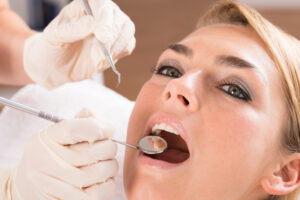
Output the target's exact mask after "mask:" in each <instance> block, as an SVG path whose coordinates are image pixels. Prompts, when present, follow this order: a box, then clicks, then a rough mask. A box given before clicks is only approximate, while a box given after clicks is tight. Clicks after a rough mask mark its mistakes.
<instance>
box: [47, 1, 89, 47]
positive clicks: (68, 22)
mask: <svg viewBox="0 0 300 200" xmlns="http://www.w3.org/2000/svg"><path fill="white" fill-rule="evenodd" d="M93 21H94V18H93V17H92V16H89V15H87V14H86V12H85V10H84V7H83V3H82V1H81V0H74V1H72V2H71V3H70V4H68V5H67V6H65V7H64V8H63V9H62V10H61V12H60V13H59V14H58V16H57V17H56V18H55V19H54V20H53V21H52V22H51V23H50V24H49V25H48V26H47V27H46V29H45V30H44V33H45V35H46V36H47V37H46V38H47V39H49V40H50V41H52V42H55V43H57V42H61V43H72V42H74V41H78V40H82V39H84V38H86V37H87V36H88V35H91V34H92V32H93Z"/></svg>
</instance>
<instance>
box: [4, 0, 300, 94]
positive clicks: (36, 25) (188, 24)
mask: <svg viewBox="0 0 300 200" xmlns="http://www.w3.org/2000/svg"><path fill="white" fill-rule="evenodd" d="M240 1H241V2H244V3H246V4H248V5H251V6H253V7H255V8H256V9H258V10H259V11H260V12H261V13H262V15H263V16H265V17H266V18H267V19H269V20H270V21H271V22H273V23H274V24H276V25H278V26H279V27H281V28H282V29H284V30H286V31H287V32H289V33H291V34H292V35H294V36H296V37H297V38H298V39H300V24H299V19H300V0H284V1H283V0H263V1H262V0H240ZM68 2H70V0H10V6H11V8H12V9H13V10H15V11H16V12H17V13H18V14H19V15H20V16H22V18H23V19H24V20H25V21H26V22H27V23H28V24H29V25H30V27H31V28H33V29H35V30H42V29H43V28H44V27H45V26H46V25H47V24H48V23H49V21H51V19H52V18H53V17H55V16H56V14H57V13H58V12H59V10H60V9H61V8H62V7H63V6H64V5H66V4H67V3H68ZM115 2H116V3H117V4H118V5H119V6H120V8H121V9H122V10H123V11H124V12H125V13H127V14H128V16H130V18H131V19H132V20H133V22H134V23H135V25H136V39H137V44H136V49H135V50H134V52H133V54H132V55H131V56H129V57H126V58H124V59H122V60H120V61H119V62H118V63H117V68H118V69H119V71H120V72H121V74H122V82H121V85H120V86H119V87H118V88H115V85H116V83H117V77H116V75H115V74H114V73H113V72H112V71H111V70H110V69H109V70H107V71H105V72H104V80H105V85H107V86H108V87H110V88H112V89H113V90H115V91H117V92H119V93H120V94H122V95H124V96H125V97H127V98H129V99H130V100H134V99H135V98H136V96H137V94H138V91H139V89H140V88H141V87H142V85H143V83H144V82H145V81H146V80H147V79H149V77H150V76H151V68H152V67H154V66H155V64H156V61H157V59H158V56H159V55H160V53H161V52H162V51H163V50H164V49H165V48H166V47H167V46H168V45H169V44H171V43H174V42H176V41H179V40H181V39H182V38H184V37H185V36H186V35H187V34H189V33H190V32H191V31H192V30H193V29H194V27H195V24H196V23H197V20H198V18H199V17H200V16H201V15H202V14H203V13H204V12H205V11H206V10H207V9H208V8H209V6H210V5H211V4H212V3H213V2H215V1H214V0H185V1H182V0H151V1H141V0H127V1H124V0H115ZM17 89H18V87H8V86H1V85H0V95H4V96H7V97H9V96H10V95H11V94H13V93H14V92H15V91H16V90H17Z"/></svg>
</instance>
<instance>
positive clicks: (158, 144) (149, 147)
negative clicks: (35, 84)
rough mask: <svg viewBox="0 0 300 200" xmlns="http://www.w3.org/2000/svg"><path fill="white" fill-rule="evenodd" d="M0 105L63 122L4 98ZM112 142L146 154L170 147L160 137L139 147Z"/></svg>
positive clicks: (139, 144) (141, 143)
mask: <svg viewBox="0 0 300 200" xmlns="http://www.w3.org/2000/svg"><path fill="white" fill-rule="evenodd" d="M0 104H3V105H6V106H9V107H11V108H14V109H17V110H20V111H22V112H26V113H28V114H31V115H35V116H37V117H40V118H43V119H46V120H49V121H51V122H54V123H57V122H60V121H62V120H63V118H60V117H57V116H55V115H52V114H49V113H46V112H43V111H40V110H37V109H34V108H31V107H29V106H26V105H23V104H20V103H17V102H14V101H11V100H8V99H6V98H3V97H0ZM110 140H111V141H113V142H116V143H118V144H122V145H125V146H127V147H130V148H133V149H136V150H141V151H142V152H144V153H146V154H159V153H162V152H164V151H165V150H166V149H167V147H168V144H167V142H166V141H165V140H164V139H163V138H161V137H159V136H146V137H143V138H142V139H140V140H139V142H138V145H137V146H135V145H131V144H127V143H125V142H121V141H118V140H116V139H113V138H110Z"/></svg>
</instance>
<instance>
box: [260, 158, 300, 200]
mask: <svg viewBox="0 0 300 200" xmlns="http://www.w3.org/2000/svg"><path fill="white" fill-rule="evenodd" d="M288 157H289V158H288V159H286V161H285V163H283V164H278V165H277V166H276V168H275V169H274V170H273V171H272V172H271V174H270V175H269V176H267V177H265V178H263V179H262V180H261V185H262V187H263V188H264V190H265V191H266V192H267V193H269V194H272V195H285V194H288V193H291V192H293V191H294V190H295V189H297V188H298V187H299V186H300V153H293V154H292V155H289V156H288Z"/></svg>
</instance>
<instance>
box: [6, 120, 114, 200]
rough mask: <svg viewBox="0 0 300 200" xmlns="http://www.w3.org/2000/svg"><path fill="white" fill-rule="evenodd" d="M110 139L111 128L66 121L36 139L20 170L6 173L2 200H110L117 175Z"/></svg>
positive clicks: (87, 121)
mask: <svg viewBox="0 0 300 200" xmlns="http://www.w3.org/2000/svg"><path fill="white" fill-rule="evenodd" d="M112 134H113V130H112V129H111V128H109V127H108V126H106V125H104V124H102V123H99V122H98V121H96V120H95V119H93V118H80V119H70V120H64V121H62V122H60V123H57V124H54V125H53V126H51V127H49V128H47V129H46V130H44V131H42V132H40V133H38V134H36V135H34V136H33V137H31V139H30V140H29V142H28V143H27V146H26V149H25V153H24V155H23V157H22V160H21V162H20V163H19V165H18V166H17V167H16V168H15V169H11V170H8V169H2V176H1V178H0V186H1V188H0V199H4V200H8V199H9V200H46V199H65V200H70V199H72V200H94V199H95V200H106V199H110V198H112V197H113V196H114V194H115V182H114V179H113V177H114V176H115V175H116V173H117V170H118V164H117V161H116V160H115V159H114V157H115V155H116V150H117V146H116V144H115V143H114V142H112V141H111V140H109V139H108V138H109V137H111V136H112ZM0 175H1V168H0ZM1 179H3V180H1ZM1 195H2V196H1ZM1 197H2V198H1Z"/></svg>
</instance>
